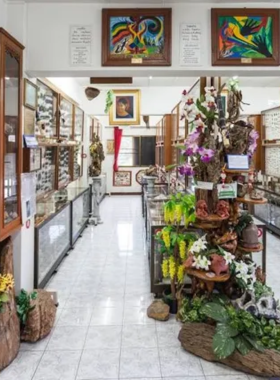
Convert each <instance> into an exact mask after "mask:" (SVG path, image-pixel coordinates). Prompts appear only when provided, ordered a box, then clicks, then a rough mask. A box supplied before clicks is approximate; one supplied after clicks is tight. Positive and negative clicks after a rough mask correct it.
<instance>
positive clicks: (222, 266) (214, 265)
mask: <svg viewBox="0 0 280 380" xmlns="http://www.w3.org/2000/svg"><path fill="white" fill-rule="evenodd" d="M210 257H211V265H210V270H211V271H212V272H214V273H215V275H216V276H220V274H221V273H223V272H227V271H228V265H227V263H226V260H225V259H224V258H223V256H221V255H218V254H217V253H214V254H213V255H211V256H210Z"/></svg>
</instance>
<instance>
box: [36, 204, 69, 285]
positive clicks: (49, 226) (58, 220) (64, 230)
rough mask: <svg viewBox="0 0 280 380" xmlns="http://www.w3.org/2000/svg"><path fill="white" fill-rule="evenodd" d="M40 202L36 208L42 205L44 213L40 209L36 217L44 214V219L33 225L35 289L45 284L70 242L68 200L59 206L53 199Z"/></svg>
mask: <svg viewBox="0 0 280 380" xmlns="http://www.w3.org/2000/svg"><path fill="white" fill-rule="evenodd" d="M42 203H43V204H42V206H41V204H40V203H39V204H37V208H38V207H39V210H40V209H41V207H42V209H44V210H45V211H44V212H45V213H44V212H43V211H42V214H41V213H40V211H39V214H37V217H38V218H39V217H40V216H41V217H42V215H45V219H44V220H42V221H41V222H40V223H37V225H36V227H35V282H34V287H35V289H37V288H43V287H44V286H45V285H46V283H47V282H48V281H49V279H50V277H51V276H52V274H53V273H54V271H55V270H56V268H57V267H58V265H59V264H60V262H61V261H62V259H63V257H64V256H65V255H66V253H67V252H68V250H69V248H70V243H71V233H70V232H71V228H70V222H71V208H70V202H64V204H63V205H62V204H60V206H59V207H58V206H57V202H55V201H54V199H48V200H45V201H44V202H42ZM57 209H58V211H57ZM50 210H52V211H53V212H50ZM37 220H39V219H37Z"/></svg>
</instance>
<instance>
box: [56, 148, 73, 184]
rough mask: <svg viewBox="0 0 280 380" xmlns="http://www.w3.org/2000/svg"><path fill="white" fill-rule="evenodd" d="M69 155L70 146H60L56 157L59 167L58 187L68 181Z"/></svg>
mask: <svg viewBox="0 0 280 380" xmlns="http://www.w3.org/2000/svg"><path fill="white" fill-rule="evenodd" d="M69 157H70V148H69V147H60V148H59V158H58V168H59V171H58V186H59V187H61V186H63V185H66V184H67V183H68V182H69V181H70V172H69Z"/></svg>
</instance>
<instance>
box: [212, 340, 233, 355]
mask: <svg viewBox="0 0 280 380" xmlns="http://www.w3.org/2000/svg"><path fill="white" fill-rule="evenodd" d="M213 350H214V353H215V355H216V356H217V358H218V359H225V358H227V357H228V356H230V355H231V354H232V353H233V352H234V350H235V341H234V340H233V339H232V338H227V337H225V336H223V335H221V334H215V335H214V337H213Z"/></svg>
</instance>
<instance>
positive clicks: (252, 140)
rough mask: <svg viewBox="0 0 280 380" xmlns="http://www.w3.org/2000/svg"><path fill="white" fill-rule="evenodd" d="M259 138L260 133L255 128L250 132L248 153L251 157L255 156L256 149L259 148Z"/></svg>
mask: <svg viewBox="0 0 280 380" xmlns="http://www.w3.org/2000/svg"><path fill="white" fill-rule="evenodd" d="M258 138H259V134H258V132H257V131H255V130H254V129H253V130H252V131H251V132H250V134H249V147H248V154H249V156H250V157H252V156H253V154H254V152H255V150H256V149H257V145H258V144H257V140H258Z"/></svg>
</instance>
